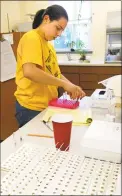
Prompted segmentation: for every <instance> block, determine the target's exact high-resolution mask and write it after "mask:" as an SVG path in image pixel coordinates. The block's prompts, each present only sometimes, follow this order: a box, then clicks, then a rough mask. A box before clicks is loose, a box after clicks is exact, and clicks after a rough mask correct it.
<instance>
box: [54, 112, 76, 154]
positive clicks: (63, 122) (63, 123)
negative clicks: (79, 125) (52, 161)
mask: <svg viewBox="0 0 122 196" xmlns="http://www.w3.org/2000/svg"><path fill="white" fill-rule="evenodd" d="M72 121H73V117H72V116H71V115H68V114H54V115H53V116H52V124H53V131H54V138H55V145H56V148H60V150H61V151H68V150H69V145H70V138H71V130H72Z"/></svg>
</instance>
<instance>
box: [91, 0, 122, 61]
mask: <svg viewBox="0 0 122 196" xmlns="http://www.w3.org/2000/svg"><path fill="white" fill-rule="evenodd" d="M120 10H121V1H92V13H93V20H92V50H93V55H92V58H91V61H92V62H96V63H97V62H100V63H102V62H104V58H105V48H106V26H107V13H108V12H112V11H120Z"/></svg>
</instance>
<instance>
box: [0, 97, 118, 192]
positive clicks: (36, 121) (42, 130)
mask: <svg viewBox="0 0 122 196" xmlns="http://www.w3.org/2000/svg"><path fill="white" fill-rule="evenodd" d="M86 105H87V107H88V108H89V107H90V106H91V98H90V97H85V98H84V99H82V100H81V101H80V109H82V110H83V109H85V107H86ZM45 112H46V110H45V111H43V112H42V113H40V114H38V115H37V116H36V117H35V118H33V119H32V120H31V121H30V122H28V123H27V124H26V125H25V126H23V127H22V128H21V129H19V130H17V131H16V132H15V134H14V137H13V135H11V136H10V137H8V138H7V139H6V140H5V141H3V142H2V143H1V163H3V161H4V160H5V159H6V158H8V156H9V155H10V154H11V153H14V152H15V151H16V150H17V149H18V148H19V147H20V146H22V145H23V143H27V142H31V143H34V144H38V145H40V146H47V147H52V146H54V145H55V143H54V139H53V138H40V137H30V136H27V134H28V133H35V134H36V133H37V134H45V135H51V136H53V132H52V131H50V130H49V129H48V128H47V127H46V126H45V125H44V124H43V123H42V122H41V120H40V119H41V117H42V116H43V115H44V113H45ZM106 113H107V110H106V109H93V110H92V117H93V119H96V120H105V114H106ZM50 125H51V123H50ZM87 129H88V126H84V125H82V126H73V127H72V134H71V142H70V150H69V152H72V153H74V154H77V155H81V145H80V143H81V140H82V138H83V136H84V134H85V133H86V131H87ZM20 136H21V137H22V138H23V139H22V141H21V140H20ZM15 142H16V145H15ZM5 175H6V174H5V173H4V172H1V178H3V177H4V176H5ZM120 181H121V178H120V180H119V182H120ZM119 191H120V185H119Z"/></svg>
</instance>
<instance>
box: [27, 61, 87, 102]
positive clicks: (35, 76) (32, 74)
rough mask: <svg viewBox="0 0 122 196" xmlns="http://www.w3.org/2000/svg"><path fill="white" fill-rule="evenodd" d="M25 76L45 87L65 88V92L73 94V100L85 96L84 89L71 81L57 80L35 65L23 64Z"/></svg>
mask: <svg viewBox="0 0 122 196" xmlns="http://www.w3.org/2000/svg"><path fill="white" fill-rule="evenodd" d="M23 74H24V77H26V78H28V79H30V80H32V81H34V82H37V83H41V84H45V85H52V86H57V87H58V86H59V87H62V88H64V90H65V91H67V92H69V93H70V94H71V97H72V98H73V99H75V98H77V97H83V96H85V93H84V92H83V91H82V89H81V88H80V87H78V86H76V85H74V84H72V83H71V82H69V81H66V80H63V79H59V78H56V77H54V76H52V75H50V74H48V73H46V72H44V71H43V70H42V69H40V68H39V67H38V65H36V64H33V63H25V64H23Z"/></svg>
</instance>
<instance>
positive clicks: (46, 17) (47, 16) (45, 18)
mask: <svg viewBox="0 0 122 196" xmlns="http://www.w3.org/2000/svg"><path fill="white" fill-rule="evenodd" d="M43 21H44V23H45V24H48V23H50V17H49V15H45V16H44V18H43Z"/></svg>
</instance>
